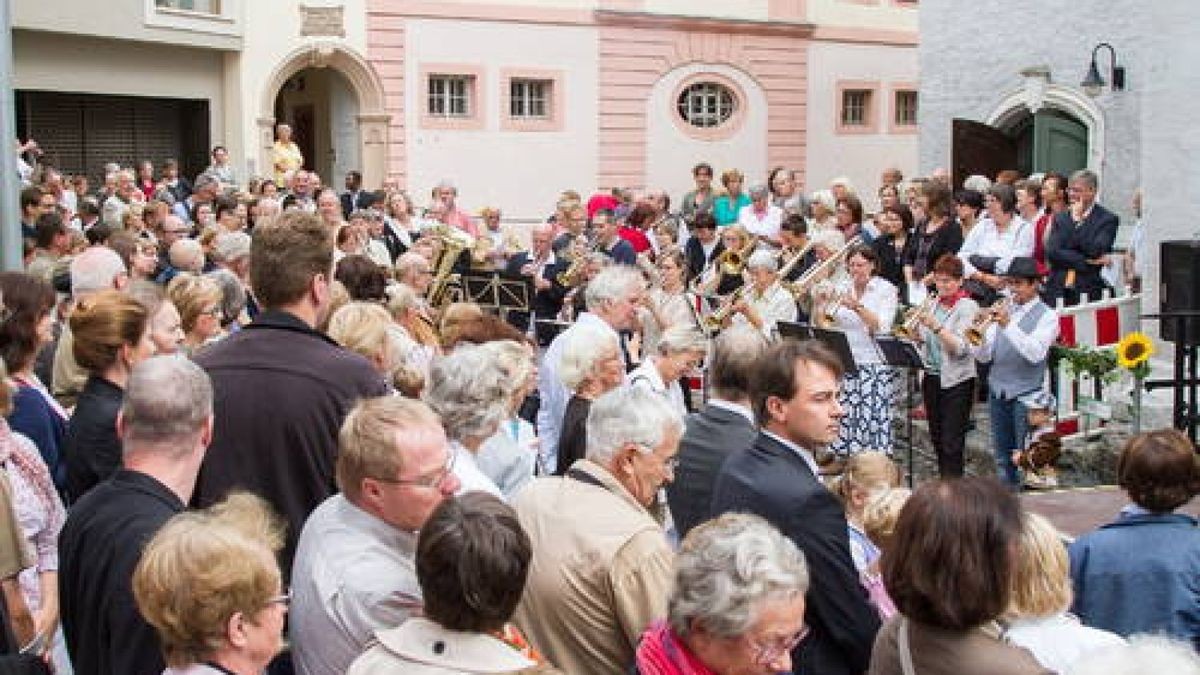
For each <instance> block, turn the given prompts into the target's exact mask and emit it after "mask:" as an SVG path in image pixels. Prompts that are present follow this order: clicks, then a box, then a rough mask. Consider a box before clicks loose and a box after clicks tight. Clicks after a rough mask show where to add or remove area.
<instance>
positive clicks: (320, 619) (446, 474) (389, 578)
mask: <svg viewBox="0 0 1200 675" xmlns="http://www.w3.org/2000/svg"><path fill="white" fill-rule="evenodd" d="M338 451H339V454H338V458H337V483H338V488H339V489H340V490H341V494H336V495H334V496H332V497H330V498H329V499H326V500H325V502H324V503H322V504H321V505H320V506H319V507H317V509H316V510H314V511H313V512H312V515H311V516H310V517H309V519H308V521H307V522H306V523H305V524H304V530H303V531H302V533H301V535H300V543H299V546H298V547H297V549H296V562H295V565H294V566H293V568H292V610H291V615H290V616H291V619H290V621H291V636H292V643H293V645H294V647H293V655H294V659H295V666H296V672H297V673H298V674H299V675H334V674H338V675H340V674H341V673H344V672H345V671H346V669H347V668H348V667H349V666H350V663H351V662H352V661H353V660H354V659H355V657H357V656H358V655H359V654H361V653H362V652H363V650H365V649H366V647H367V644H368V643H369V642H370V641H371V640H372V639H373V637H374V635H375V631H376V630H380V629H383V628H394V627H395V626H398V625H400V624H401V623H403V622H404V621H405V620H406V619H408V618H409V616H411V615H412V614H413V612H414V610H416V609H418V608H419V607H420V606H421V602H422V601H421V587H420V585H419V584H418V583H417V573H416V567H415V564H416V561H415V552H416V547H417V531H418V530H420V529H421V526H422V525H424V524H425V521H426V520H427V519H428V518H429V515H430V514H431V513H433V510H434V509H435V508H437V506H438V504H441V503H442V501H443V500H445V499H446V498H447V497H449V496H451V495H453V494H454V493H455V491H456V490H458V486H459V481H458V478H456V477H455V475H454V473H453V468H454V467H453V457H454V453H452V452H451V451H450V446H449V443H448V441H447V440H446V434H445V432H443V431H442V425H441V423H440V421H439V420H438V417H437V415H436V414H434V412H433V411H432V410H430V409H429V407H428V406H426V405H425V404H424V403H421V402H418V401H414V400H411V399H405V398H399V397H391V396H388V397H383V398H374V399H366V400H363V401H360V402H359V403H358V404H357V405H356V406H355V407H354V409H352V410H351V411H350V413H349V414H348V415H347V416H346V421H345V422H344V423H343V424H342V429H341V433H340V434H339V436H338Z"/></svg>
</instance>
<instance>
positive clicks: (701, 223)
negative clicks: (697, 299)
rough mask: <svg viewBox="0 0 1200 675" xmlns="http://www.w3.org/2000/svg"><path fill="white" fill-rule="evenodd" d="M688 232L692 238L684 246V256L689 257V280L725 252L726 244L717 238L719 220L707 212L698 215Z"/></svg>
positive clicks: (698, 274)
mask: <svg viewBox="0 0 1200 675" xmlns="http://www.w3.org/2000/svg"><path fill="white" fill-rule="evenodd" d="M688 231H689V232H691V233H692V236H690V237H688V240H687V243H686V244H684V246H683V254H684V256H686V257H687V265H688V279H695V278H696V277H698V276H700V273H701V272H703V271H704V268H705V267H708V264H709V263H711V262H712V261H713V260H714V259H715V258H716V257H717V256H719V255H721V254H722V253H724V252H725V244H723V243H721V238H720V237H718V236H717V219H716V218H713V215H712V214H711V213H709V212H707V211H702V212H700V213H697V214H696V216H695V218H693V219H692V224H691V225H690V226H689V227H688Z"/></svg>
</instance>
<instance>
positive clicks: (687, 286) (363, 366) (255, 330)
mask: <svg viewBox="0 0 1200 675" xmlns="http://www.w3.org/2000/svg"><path fill="white" fill-rule="evenodd" d="M294 146H295V144H294V142H292V140H291V136H290V129H287V128H286V127H283V128H281V129H280V130H279V141H278V142H277V144H276V153H275V154H276V160H275V161H276V164H275V167H274V168H275V170H276V175H275V176H273V178H272V179H264V180H253V181H250V182H249V183H248V184H247V185H245V186H243V185H242V184H241V183H240V182H239V178H238V176H237V175H236V173H235V172H234V171H233V170H232V169H231V168H230V167H229V166H228V156H227V153H225V151H224V149H222V148H217V149H215V150H214V151H213V165H212V166H211V167H210V168H209V169H208V170H206V171H205V172H203V173H202V174H200V175H199V176H197V177H196V178H195V180H194V181H191V182H189V181H187V180H185V179H184V178H182V177H180V176H179V175H178V167H177V165H175V164H174V163H167V164H166V165H165V167H164V170H163V171H162V172H161V173H156V172H155V170H154V167H153V166H152V165H150V164H149V163H148V162H146V163H143V164H141V165H140V166H139V167H138V168H137V170H136V171H134V170H131V169H123V168H121V167H112V168H113V170H112V171H110V172H108V174H107V175H106V179H105V181H104V187H102V188H101V190H100V191H98V192H96V193H93V192H92V191H90V190H89V189H88V186H87V180H86V178H83V177H74V178H71V179H69V180H68V179H67V178H66V177H64V176H63V175H62V174H61V173H60V172H58V171H57V170H55V169H53V168H50V167H38V169H37V170H36V171H35V172H33V173H32V174H31V176H30V180H31V184H30V185H29V186H28V187H26V188H25V190H24V192H23V193H22V196H21V202H22V206H23V209H24V213H23V216H24V221H23V222H24V224H25V226H26V234H27V236H28V237H29V240H28V242H27V256H26V263H27V266H26V270H25V271H24V272H5V273H3V274H0V299H2V303H3V304H2V307H3V309H2V310H0V356H2V357H3V363H4V366H5V369H6V373H5V376H4V379H5V382H6V383H7V384H8V386H7V387H4V388H2V389H3V397H0V404H3V405H0V408H2V409H3V411H4V412H5V413H6V414H5V422H3V423H0V463H2V466H3V468H4V471H3V472H0V535H2V536H0V580H2V583H3V588H4V591H5V592H4V595H3V602H2V603H0V609H3V610H4V617H3V618H4V624H5V626H6V628H7V631H0V638H3V639H2V640H0V642H3V644H2V645H0V647H4V648H5V649H4V650H3V651H5V652H7V653H12V654H13V655H14V656H12V658H13V659H22V658H23V659H24V660H25V664H26V666H28V667H33V665H36V664H42V665H46V664H52V665H53V667H54V669H55V671H56V672H58V673H70V672H78V673H81V674H88V673H95V674H97V675H99V674H106V675H107V674H115V673H121V674H123V675H127V674H146V675H150V674H157V673H162V672H167V673H174V674H184V673H186V674H189V675H191V674H203V673H236V674H237V675H250V674H251V673H261V672H264V671H269V672H272V673H292V672H295V673H300V674H301V675H325V674H329V675H333V674H335V673H336V674H340V673H354V674H369V673H385V672H389V673H390V672H428V673H452V672H453V673H462V672H470V673H489V672H563V673H572V674H576V673H578V674H586V673H598V674H599V673H604V674H609V673H611V674H613V675H617V674H623V673H629V672H638V673H641V674H642V675H672V674H677V673H678V674H700V675H703V674H705V673H714V674H716V675H734V674H738V675H741V674H744V673H762V674H763V675H767V674H771V673H779V672H796V673H800V672H803V673H820V674H827V673H828V674H830V675H838V674H842V673H845V674H847V675H850V674H855V673H866V672H869V673H872V674H875V675H884V674H891V673H895V674H897V675H899V674H901V673H903V674H904V675H910V674H911V673H915V672H920V673H930V672H933V673H940V672H947V673H949V672H954V673H959V672H979V673H1043V672H1070V673H1083V674H1085V675H1086V674H1090V673H1120V672H1125V671H1121V670H1116V668H1118V667H1119V664H1122V663H1127V662H1133V663H1138V662H1143V663H1144V662H1146V660H1147V659H1162V660H1163V661H1162V662H1163V663H1167V664H1175V665H1171V666H1164V668H1165V670H1162V671H1161V672H1179V673H1185V672H1200V665H1198V664H1197V660H1196V655H1195V653H1194V651H1195V650H1196V649H1197V648H1200V595H1198V594H1197V593H1196V591H1195V579H1196V578H1200V577H1198V575H1200V564H1198V563H1197V560H1200V531H1198V530H1197V529H1196V528H1197V522H1196V520H1195V519H1194V518H1192V517H1190V516H1188V515H1186V514H1185V513H1183V512H1181V511H1179V509H1180V507H1182V506H1184V505H1185V504H1187V503H1188V502H1189V501H1190V500H1191V499H1192V498H1193V497H1194V496H1195V495H1196V494H1197V493H1198V492H1200V464H1198V463H1197V456H1196V454H1195V450H1194V448H1193V447H1192V445H1191V443H1190V442H1189V441H1188V440H1187V438H1186V437H1185V436H1183V435H1182V434H1180V433H1178V432H1174V431H1154V432H1150V433H1147V434H1143V435H1140V436H1137V437H1135V438H1134V439H1133V440H1131V441H1130V443H1129V444H1128V445H1127V446H1126V447H1125V448H1124V450H1123V451H1122V453H1121V457H1120V463H1119V467H1118V473H1119V479H1120V484H1121V486H1122V487H1123V488H1124V489H1125V490H1126V491H1127V493H1128V494H1129V497H1130V500H1131V503H1130V505H1129V506H1127V507H1126V508H1125V509H1124V510H1123V511H1122V512H1121V513H1120V514H1119V515H1117V516H1116V519H1115V520H1114V521H1113V522H1112V523H1110V524H1108V525H1105V526H1103V527H1101V528H1100V529H1099V530H1097V531H1095V532H1093V533H1090V534H1087V535H1085V536H1083V537H1081V538H1080V539H1078V540H1076V541H1074V542H1073V543H1071V542H1068V540H1067V538H1065V537H1064V535H1062V534H1061V533H1059V532H1058V531H1056V530H1055V529H1054V528H1053V526H1052V525H1051V524H1049V523H1048V522H1047V521H1045V520H1044V519H1042V518H1040V517H1039V516H1036V515H1035V514H1032V513H1026V512H1023V511H1022V509H1021V505H1020V503H1019V502H1018V500H1017V497H1016V495H1015V490H1016V489H1018V488H1019V487H1020V486H1021V484H1022V481H1023V480H1025V478H1026V477H1025V476H1023V475H1022V474H1023V473H1026V474H1036V473H1037V471H1038V470H1039V469H1040V468H1041V467H1038V466H1032V467H1029V466H1027V465H1026V461H1025V460H1024V459H1022V456H1021V455H1017V456H1016V457H1014V453H1017V452H1021V451H1023V450H1024V449H1025V443H1026V441H1027V440H1028V439H1029V438H1032V437H1033V436H1034V435H1036V434H1038V433H1040V432H1041V431H1042V430H1043V429H1042V428H1043V427H1044V426H1045V424H1046V420H1045V417H1046V415H1044V414H1043V413H1045V412H1046V411H1047V410H1048V409H1049V408H1051V407H1052V405H1051V403H1049V402H1047V399H1046V397H1047V393H1046V391H1045V376H1046V359H1047V352H1048V350H1049V348H1050V345H1051V344H1052V343H1053V341H1054V339H1055V337H1056V334H1057V321H1056V319H1055V313H1054V310H1053V309H1052V306H1053V305H1054V303H1056V302H1057V301H1058V300H1059V299H1062V300H1064V301H1066V302H1078V301H1080V299H1081V298H1082V297H1084V296H1085V295H1087V294H1089V293H1093V292H1094V291H1096V290H1097V289H1100V288H1104V287H1105V286H1106V284H1107V285H1112V284H1113V282H1112V280H1111V279H1107V278H1106V277H1105V272H1104V270H1106V269H1108V268H1109V267H1112V266H1114V265H1115V264H1116V262H1114V261H1117V260H1118V259H1119V258H1120V256H1119V255H1118V254H1116V253H1113V252H1112V234H1113V232H1115V227H1116V219H1115V216H1113V215H1112V214H1111V213H1109V212H1108V211H1106V210H1105V209H1103V207H1101V206H1099V205H1098V204H1096V203H1095V193H1096V188H1097V184H1096V177H1095V175H1094V174H1091V173H1089V172H1087V171H1082V172H1079V173H1077V174H1075V175H1073V176H1072V177H1071V178H1070V179H1067V178H1064V177H1062V176H1057V175H1049V176H1045V177H1041V180H1040V182H1039V181H1038V178H1039V177H1034V178H1031V179H1026V180H1022V181H1017V182H1016V184H1015V186H1014V185H1010V184H1009V183H1010V182H1011V177H1005V176H1001V177H999V178H1000V179H1001V180H997V181H996V182H995V184H991V182H990V181H989V184H988V185H986V186H984V185H980V184H979V183H980V181H981V180H983V181H986V180H987V179H985V178H982V177H972V179H971V180H970V181H969V182H970V183H971V185H972V186H973V187H969V188H964V189H963V190H961V191H959V192H957V193H955V192H953V191H952V190H951V188H950V186H949V184H948V181H947V179H946V178H945V177H944V176H939V175H936V174H935V175H934V176H931V177H929V178H926V179H918V180H913V181H909V182H908V183H907V184H906V183H904V182H903V179H902V176H900V175H899V172H897V171H895V170H888V171H885V172H884V175H883V178H884V183H885V184H884V187H883V188H881V189H880V190H879V193H878V195H877V197H878V202H879V203H878V208H876V205H875V204H874V200H872V204H871V205H869V206H865V205H864V201H863V197H862V196H861V195H859V194H858V193H857V192H856V190H855V189H854V187H853V186H852V185H850V184H849V182H848V181H846V180H844V179H839V180H836V181H834V182H833V184H832V185H831V186H830V187H829V188H828V189H822V190H817V191H816V192H814V193H812V194H805V192H804V191H803V190H802V189H801V187H800V186H799V184H798V182H797V180H796V175H795V173H794V172H792V171H789V170H787V169H782V168H781V169H776V170H773V171H771V172H770V173H769V174H768V175H767V176H766V182H765V183H764V184H761V185H759V184H752V185H750V186H748V187H743V186H744V184H745V182H746V177H745V175H744V174H743V173H742V172H741V171H738V170H728V171H725V172H723V173H722V175H721V180H720V183H721V185H722V186H723V189H718V188H716V187H714V185H713V178H714V172H713V169H712V168H711V167H710V166H708V165H707V164H700V165H697V166H696V167H695V169H694V171H693V177H694V179H695V189H694V190H691V191H689V192H687V194H685V195H683V196H682V198H681V199H680V201H679V206H678V208H677V209H672V207H671V204H672V200H671V199H670V197H669V196H668V195H667V194H666V193H665V192H664V191H661V190H647V191H644V192H642V193H640V194H634V193H631V192H630V191H627V190H612V191H611V192H600V193H596V194H594V195H591V196H590V197H588V198H586V199H584V198H583V197H582V196H581V195H579V194H577V193H574V192H570V191H567V192H564V193H563V195H562V196H561V199H560V200H559V201H558V202H557V204H555V208H554V212H553V214H551V215H550V216H549V217H548V218H547V219H546V220H545V222H539V223H537V224H535V225H534V226H533V227H532V229H531V231H529V232H528V233H527V234H528V239H527V240H528V244H525V243H523V242H524V241H525V240H526V239H525V236H524V235H523V234H522V233H520V232H518V231H517V230H516V229H514V228H512V227H510V226H507V227H506V224H505V223H504V220H503V218H502V214H501V212H500V211H499V209H497V208H494V207H488V208H485V209H483V210H481V211H480V212H479V217H478V218H476V217H474V216H472V215H471V214H469V213H468V212H467V211H465V210H464V209H463V207H462V206H461V205H459V203H458V194H457V190H456V189H455V187H454V185H453V184H452V183H451V182H449V181H444V182H442V183H440V184H439V185H437V186H436V187H435V188H434V189H433V190H432V191H431V193H430V195H429V203H428V207H427V208H425V209H418V208H417V203H416V200H415V199H414V198H412V197H410V195H408V194H407V193H405V192H404V191H402V190H399V189H397V188H396V187H395V186H394V185H387V184H385V185H383V186H381V189H380V190H377V191H370V190H366V189H364V188H363V185H362V177H361V176H360V175H358V174H357V173H351V174H350V175H348V176H347V177H346V183H345V188H346V189H345V191H343V192H340V193H339V191H337V190H335V189H332V188H330V187H327V186H324V184H323V182H322V180H321V179H320V177H318V176H316V175H315V174H313V173H312V172H310V171H307V170H305V169H304V168H303V163H304V158H303V157H302V155H299V151H298V149H296V150H293V148H294ZM68 185H69V186H70V187H67V186H68ZM975 188H981V190H976V189H975ZM1047 195H1048V196H1047ZM872 209H873V211H872V212H869V210H872ZM1039 223H1040V224H1039ZM476 278H479V279H490V280H492V281H494V282H505V283H510V284H516V285H517V286H520V287H523V288H524V289H526V291H527V292H528V302H524V303H518V304H517V305H514V306H507V307H505V308H503V311H500V312H497V311H495V310H496V309H497V308H496V307H495V306H488V305H487V304H486V303H481V302H480V301H479V300H478V298H473V297H472V293H471V287H472V286H471V283H470V281H471V280H472V279H476ZM1106 279H1107V280H1106ZM1043 282H1044V283H1043ZM805 326H808V327H810V328H811V329H820V330H821V331H824V332H829V333H836V334H839V335H842V336H844V339H845V346H846V349H845V352H846V353H845V354H843V353H840V352H839V351H837V350H835V349H833V348H831V347H830V346H829V345H828V344H827V343H826V341H824V340H819V339H800V338H798V337H788V336H787V335H788V331H790V330H793V329H795V328H797V327H799V328H801V329H803V328H804V327H805ZM892 335H895V336H899V337H902V338H903V339H904V340H905V341H906V342H908V343H910V344H912V345H914V346H915V347H916V349H917V351H919V352H920V353H921V355H922V356H923V363H924V371H925V372H924V377H923V383H922V384H923V392H924V398H925V402H926V404H925V414H926V416H927V417H928V418H929V424H930V430H931V435H932V437H933V444H934V449H935V452H936V454H937V457H938V469H939V472H940V474H941V475H940V478H938V479H933V480H930V481H927V482H924V483H923V484H921V485H920V486H919V487H917V488H916V489H915V490H911V491H910V490H908V489H906V488H903V487H901V469H900V467H899V465H898V464H897V462H896V461H895V460H894V459H893V458H892V457H891V453H892V450H893V446H894V442H893V438H892V418H893V408H894V407H895V400H896V396H897V392H896V388H897V384H896V379H897V378H896V377H895V373H894V370H893V369H892V368H891V367H890V366H889V364H888V363H887V362H886V360H885V358H884V355H883V350H882V348H881V346H880V343H881V342H886V340H887V339H888V337H889V336H892ZM981 364H988V365H987V366H986V367H985V366H983V365H981ZM983 382H986V386H984V385H983ZM977 392H985V395H986V398H987V401H988V411H989V415H990V416H991V419H992V433H993V437H994V443H993V445H994V450H995V458H996V465H997V475H996V476H972V477H964V476H963V475H964V473H966V471H965V470H964V461H963V454H964V438H965V435H966V432H967V426H968V423H969V421H970V417H971V414H972V409H973V407H974V403H975V402H976V398H977ZM1027 454H1028V453H1027ZM1068 543H1069V545H1068ZM1147 634H1149V635H1158V636H1159V637H1153V638H1145V637H1141V636H1143V635H1147ZM1163 636H1165V638H1167V639H1166V640H1165V641H1164V640H1163V639H1162V638H1163ZM285 638H286V639H285ZM285 645H286V647H285ZM18 652H19V653H20V655H18V654H17V653H18ZM31 662H32V664H31ZM1188 669H1191V670H1188Z"/></svg>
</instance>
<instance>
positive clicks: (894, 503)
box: [862, 487, 912, 621]
mask: <svg viewBox="0 0 1200 675" xmlns="http://www.w3.org/2000/svg"><path fill="white" fill-rule="evenodd" d="M910 496H912V490H909V489H908V488H902V487H893V488H887V489H886V490H880V491H878V492H876V493H875V494H874V496H872V497H871V499H870V501H868V502H867V505H866V507H865V508H864V509H863V515H862V527H863V531H864V532H866V534H867V538H869V539H870V540H871V543H873V544H875V546H876V548H878V549H879V553H880V556H879V558H876V559H875V562H874V563H873V564H872V565H871V567H869V568H868V569H867V572H866V573H865V574H864V575H863V578H864V580H865V581H864V583H863V585H864V586H866V587H867V592H868V593H869V594H870V596H871V603H872V604H874V605H875V608H876V609H877V610H879V616H880V617H882V618H883V620H884V621H887V620H888V619H890V618H892V617H893V616H895V615H896V605H895V604H893V603H892V598H891V597H890V596H888V593H887V589H886V588H884V586H883V576H882V572H881V571H880V568H879V560H880V558H882V557H883V554H884V553H885V552H886V551H887V550H888V549H889V548H890V547H891V545H892V533H893V532H895V531H896V521H897V520H899V519H900V509H902V508H904V504H905V502H907V501H908V498H909V497H910Z"/></svg>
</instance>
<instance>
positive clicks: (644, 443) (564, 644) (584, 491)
mask: <svg viewBox="0 0 1200 675" xmlns="http://www.w3.org/2000/svg"><path fill="white" fill-rule="evenodd" d="M682 434H683V420H682V419H681V418H680V417H679V415H678V413H676V412H675V411H674V410H673V409H672V408H671V407H670V405H669V404H668V403H667V401H666V400H665V399H663V398H662V397H660V396H657V395H655V394H652V393H648V392H645V391H641V390H623V389H621V390H616V391H613V392H610V393H608V394H606V395H604V396H602V397H600V398H599V399H597V400H596V401H595V403H593V404H592V409H591V413H590V414H589V415H588V421H587V456H586V459H581V460H579V461H578V462H576V463H575V464H574V465H572V466H571V468H570V469H569V470H568V471H567V473H566V475H564V476H561V477H547V478H540V479H538V480H535V481H534V482H533V483H532V484H530V485H529V486H528V487H526V488H525V489H524V490H522V491H521V492H520V493H518V494H517V497H516V499H515V501H514V503H513V507H514V508H515V509H516V511H517V516H518V517H519V518H520V520H521V526H522V527H523V528H524V529H525V531H526V532H527V533H528V534H529V537H530V539H531V540H532V542H533V560H532V562H531V564H530V569H529V581H528V583H527V584H526V586H525V595H524V596H523V597H522V598H521V603H520V605H518V607H517V612H516V615H515V616H514V617H513V619H514V621H515V622H516V623H517V625H518V627H520V629H521V630H522V631H523V632H524V633H525V635H526V637H528V638H529V640H530V642H532V643H533V645H534V646H535V647H537V648H538V650H540V651H541V652H542V653H543V654H545V656H546V658H547V659H549V660H550V662H551V663H553V664H554V665H556V666H558V667H559V668H560V669H562V670H563V671H564V672H567V673H578V674H579V675H590V674H596V675H607V674H610V673H611V674H612V675H621V674H623V673H627V672H628V671H629V668H630V666H631V665H632V664H633V659H634V650H635V648H636V646H637V642H638V638H639V637H641V634H642V632H643V631H644V630H645V628H646V626H647V625H648V624H649V623H650V622H651V621H653V620H655V619H659V618H662V617H663V616H665V615H666V604H667V595H668V593H669V591H670V587H671V579H672V573H673V571H672V566H673V562H674V553H673V552H672V550H671V547H670V546H669V544H668V543H667V537H666V533H665V531H664V529H663V526H662V518H661V512H662V509H661V507H660V504H661V503H664V502H661V501H660V497H659V493H660V490H661V489H662V487H663V486H664V485H665V484H666V483H668V482H670V480H671V479H672V478H673V476H674V470H675V461H676V460H675V454H676V452H678V449H679V439H680V436H681V435H682Z"/></svg>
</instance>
